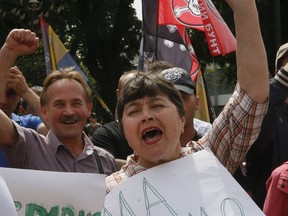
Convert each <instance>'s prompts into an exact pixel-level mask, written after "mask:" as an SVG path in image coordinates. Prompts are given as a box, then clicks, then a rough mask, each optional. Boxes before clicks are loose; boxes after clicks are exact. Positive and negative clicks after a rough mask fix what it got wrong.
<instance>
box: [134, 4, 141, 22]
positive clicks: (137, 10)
mask: <svg viewBox="0 0 288 216" xmlns="http://www.w3.org/2000/svg"><path fill="white" fill-rule="evenodd" d="M133 6H134V7H135V9H136V13H137V17H138V19H139V20H142V1H141V0H134V4H133Z"/></svg>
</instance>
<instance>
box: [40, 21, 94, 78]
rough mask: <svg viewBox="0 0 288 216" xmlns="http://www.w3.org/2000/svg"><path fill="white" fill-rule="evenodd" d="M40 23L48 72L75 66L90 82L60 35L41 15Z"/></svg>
mask: <svg viewBox="0 0 288 216" xmlns="http://www.w3.org/2000/svg"><path fill="white" fill-rule="evenodd" d="M40 25H41V31H42V39H43V48H44V53H45V62H46V70H47V74H49V73H51V70H60V69H62V68H69V67H70V68H73V70H76V71H78V72H79V73H80V74H81V75H82V77H83V78H84V80H85V81H86V82H88V78H87V77H86V75H85V74H84V73H83V71H82V70H81V69H80V68H79V66H78V64H77V63H76V62H75V60H74V59H73V57H72V56H71V54H70V53H69V51H68V50H67V49H66V47H65V46H64V44H63V43H62V42H61V40H60V39H59V37H58V36H57V35H56V33H55V32H54V31H53V29H52V28H51V26H49V25H47V24H46V23H45V21H44V20H43V18H41V17H40ZM49 64H50V65H49Z"/></svg>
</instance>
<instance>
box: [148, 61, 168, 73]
mask: <svg viewBox="0 0 288 216" xmlns="http://www.w3.org/2000/svg"><path fill="white" fill-rule="evenodd" d="M172 67H174V65H173V64H171V63H170V62H167V61H159V60H157V61H154V62H153V63H150V64H149V65H148V68H147V72H148V73H154V74H159V73H161V72H162V71H163V70H165V69H168V68H172Z"/></svg>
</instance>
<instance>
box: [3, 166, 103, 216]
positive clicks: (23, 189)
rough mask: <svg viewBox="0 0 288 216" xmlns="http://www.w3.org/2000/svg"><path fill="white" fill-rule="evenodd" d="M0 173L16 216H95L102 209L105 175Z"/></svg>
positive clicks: (33, 172)
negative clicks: (13, 205) (12, 202)
mask: <svg viewBox="0 0 288 216" xmlns="http://www.w3.org/2000/svg"><path fill="white" fill-rule="evenodd" d="M0 172H1V173H2V174H3V177H4V179H5V181H6V183H7V186H8V188H9V190H10V193H11V195H12V197H13V200H14V203H15V207H16V210H17V213H18V215H19V216H34V215H39V216H46V215H47V216H48V215H49V216H59V215H65V216H74V215H75V216H76V215H77V216H88V215H89V216H96V215H100V214H101V210H102V209H103V205H104V197H105V194H106V189H105V182H104V179H105V175H101V174H91V173H66V172H48V171H38V170H37V171H36V170H27V169H11V168H1V169H0ZM1 215H2V214H1ZM4 215H5V214H4Z"/></svg>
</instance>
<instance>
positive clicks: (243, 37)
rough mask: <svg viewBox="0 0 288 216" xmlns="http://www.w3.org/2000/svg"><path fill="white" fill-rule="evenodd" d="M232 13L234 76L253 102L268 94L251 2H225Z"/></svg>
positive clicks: (262, 49) (263, 54)
mask: <svg viewBox="0 0 288 216" xmlns="http://www.w3.org/2000/svg"><path fill="white" fill-rule="evenodd" d="M226 1H227V3H228V4H229V6H230V7H231V9H232V10H233V12H234V20H235V27H236V40H237V51H236V60H237V77H238V82H239V84H240V86H241V88H242V89H243V90H244V91H245V92H246V93H247V95H249V97H251V98H252V99H253V101H255V102H257V103H263V102H265V100H266V99H267V97H268V93H269V84H268V80H269V70H268V62H267V56H266V51H265V46H264V43H263V40H262V36H261V30H260V25H259V19H258V13H257V8H256V3H255V0H226Z"/></svg>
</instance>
